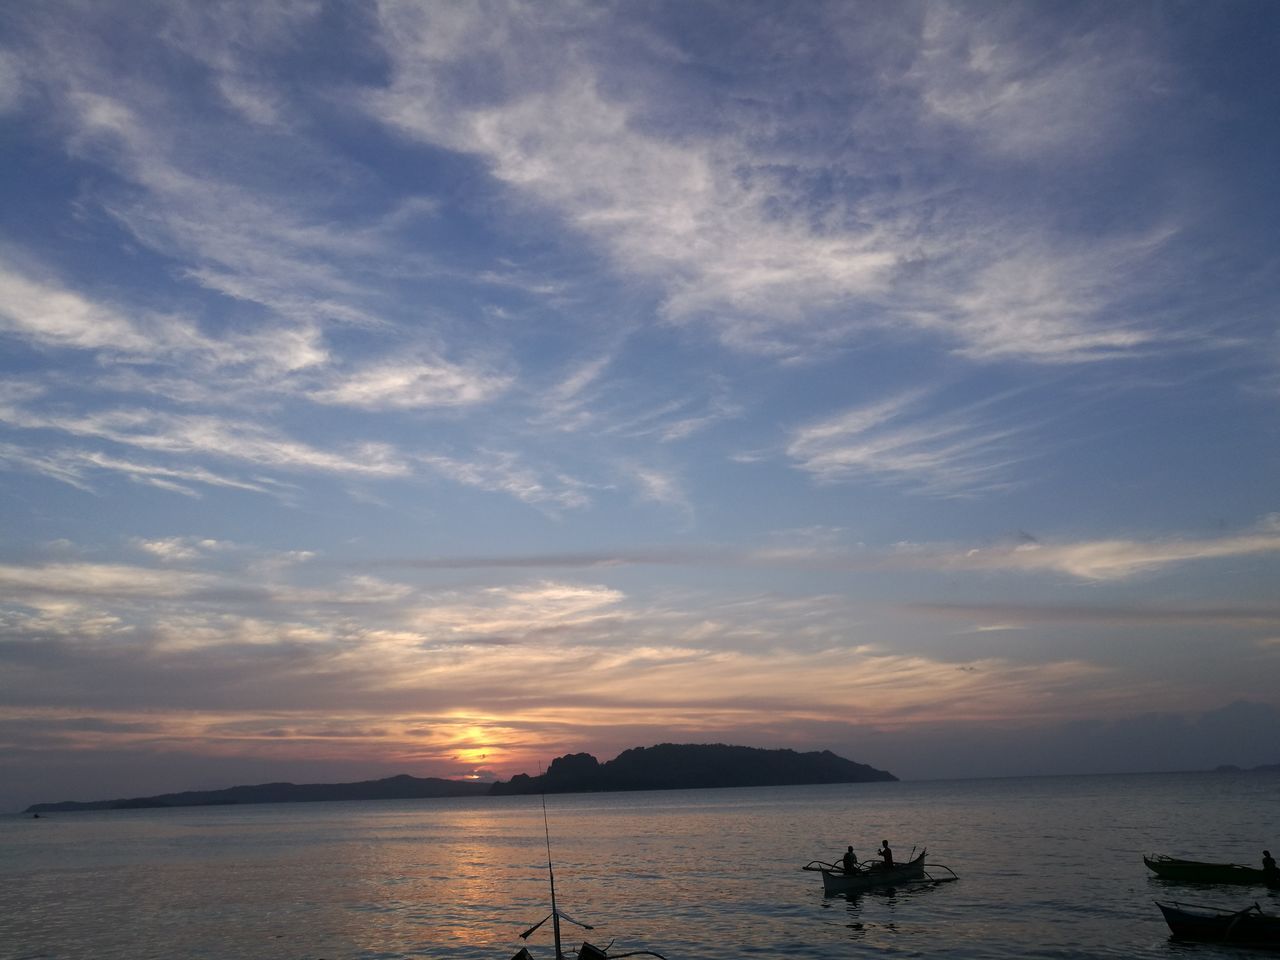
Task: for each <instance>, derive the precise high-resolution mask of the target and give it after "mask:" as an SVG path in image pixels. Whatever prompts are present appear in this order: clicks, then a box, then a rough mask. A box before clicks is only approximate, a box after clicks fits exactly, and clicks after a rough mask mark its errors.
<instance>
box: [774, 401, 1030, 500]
mask: <svg viewBox="0 0 1280 960" xmlns="http://www.w3.org/2000/svg"><path fill="white" fill-rule="evenodd" d="M929 399H931V398H930V397H928V395H927V394H926V393H924V392H921V391H916V392H911V393H904V394H899V395H898V396H896V397H891V398H889V399H887V400H881V401H877V402H874V403H870V404H867V405H864V406H861V407H855V408H853V409H851V410H848V411H845V412H844V413H841V414H837V415H836V416H833V417H828V418H826V419H823V420H820V421H817V422H815V423H811V424H809V425H807V426H804V427H799V428H797V429H795V430H794V431H793V432H792V435H791V438H790V440H789V441H788V443H787V448H786V452H787V455H788V456H789V457H790V458H791V460H792V461H793V462H794V463H795V465H796V467H797V468H798V469H800V470H803V471H805V472H806V473H808V474H810V475H811V476H813V478H814V479H815V480H817V481H818V482H820V483H842V482H849V481H853V480H861V479H870V480H876V481H880V482H894V483H900V484H903V485H905V486H907V487H908V488H909V489H914V490H917V491H919V492H922V493H930V494H934V495H940V496H946V495H956V494H965V493H972V492H976V491H980V490H992V489H999V488H1002V487H1006V486H1007V485H1008V482H1009V481H1008V479H1007V474H1008V471H1009V468H1010V466H1011V465H1012V464H1013V463H1014V462H1015V461H1016V460H1017V459H1019V458H1020V456H1021V455H1020V454H1018V453H1016V452H1015V446H1014V444H1013V442H1012V441H1013V440H1014V438H1015V437H1017V436H1018V434H1019V433H1021V432H1023V429H1025V428H1013V427H999V426H996V425H995V424H994V422H993V421H992V420H991V418H990V416H989V415H980V413H981V411H980V408H979V407H976V406H971V407H970V408H967V409H959V410H951V411H949V412H947V413H944V414H929V413H926V412H924V411H925V408H926V407H927V403H926V401H927V400H929Z"/></svg>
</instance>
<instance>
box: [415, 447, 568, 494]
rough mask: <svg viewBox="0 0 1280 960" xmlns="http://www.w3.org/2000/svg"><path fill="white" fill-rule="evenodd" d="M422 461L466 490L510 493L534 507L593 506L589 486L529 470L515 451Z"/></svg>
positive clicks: (429, 457)
mask: <svg viewBox="0 0 1280 960" xmlns="http://www.w3.org/2000/svg"><path fill="white" fill-rule="evenodd" d="M418 460H419V462H421V463H422V464H423V465H425V466H427V467H429V468H430V469H431V470H433V471H435V472H436V473H438V474H440V475H441V476H443V477H447V478H448V479H450V480H453V481H454V482H456V483H460V484H462V485H463V486H468V487H475V488H476V489H479V490H490V491H495V492H501V493H506V494H509V495H510V496H513V497H515V498H516V499H517V500H521V501H523V502H525V503H529V504H533V505H545V506H547V507H552V508H565V509H573V508H578V507H583V506H586V505H587V504H588V503H589V502H590V497H589V495H588V493H587V489H588V488H587V485H586V484H584V483H582V482H581V481H578V480H576V479H574V478H573V477H570V476H568V475H566V474H564V473H561V472H559V471H554V470H552V471H545V470H539V469H537V468H535V467H531V466H528V465H526V464H525V463H524V461H523V459H522V458H521V457H520V456H519V455H518V454H516V453H513V452H511V451H500V450H486V451H480V452H478V453H477V454H476V455H475V456H474V457H472V458H470V459H460V458H457V457H452V456H447V455H444V454H424V455H422V456H420V457H418Z"/></svg>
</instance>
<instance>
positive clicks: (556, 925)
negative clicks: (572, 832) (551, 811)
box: [542, 792, 564, 960]
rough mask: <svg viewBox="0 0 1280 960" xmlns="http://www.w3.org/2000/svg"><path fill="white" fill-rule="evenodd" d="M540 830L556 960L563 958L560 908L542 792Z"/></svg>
mask: <svg viewBox="0 0 1280 960" xmlns="http://www.w3.org/2000/svg"><path fill="white" fill-rule="evenodd" d="M542 830H543V833H545V834H546V838H547V876H549V877H550V878H551V930H552V932H553V933H554V934H555V939H556V960H564V951H563V950H562V949H561V946H560V910H559V909H558V908H557V907H556V872H555V870H553V869H552V867H551V826H550V824H548V823H547V795H546V793H545V792H544V793H543V794H542Z"/></svg>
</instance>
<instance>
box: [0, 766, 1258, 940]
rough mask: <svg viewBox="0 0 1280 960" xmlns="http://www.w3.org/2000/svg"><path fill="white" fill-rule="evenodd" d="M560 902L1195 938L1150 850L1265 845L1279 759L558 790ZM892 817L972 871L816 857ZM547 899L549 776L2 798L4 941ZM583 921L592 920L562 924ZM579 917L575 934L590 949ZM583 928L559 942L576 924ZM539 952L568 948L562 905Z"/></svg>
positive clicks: (120, 935)
mask: <svg viewBox="0 0 1280 960" xmlns="http://www.w3.org/2000/svg"><path fill="white" fill-rule="evenodd" d="M547 809H548V816H549V819H550V824H551V836H552V853H553V855H554V858H555V866H556V879H557V893H558V897H559V901H560V906H561V908H562V909H564V910H565V911H567V912H568V913H569V914H570V915H572V916H573V917H575V918H576V919H578V920H582V921H584V922H587V923H592V924H594V925H595V926H596V929H595V930H594V931H593V932H591V933H590V934H588V935H587V936H588V937H589V939H591V940H592V941H593V942H595V943H597V944H599V945H604V944H607V943H608V942H609V941H610V940H611V939H613V938H617V945H616V947H615V950H617V951H623V950H627V949H652V950H657V951H658V952H660V953H662V954H664V955H665V956H666V957H667V958H668V960H690V958H699V960H730V958H735V960H736V958H743V957H778V958H782V957H786V958H793V957H802V958H815V960H816V958H830V957H833V956H836V957H858V956H872V955H875V956H885V957H894V956H899V957H942V956H946V957H947V958H948V960H977V958H1002V960H1003V958H1014V957H1018V958H1023V957H1046V958H1083V957H1139V958H1143V957H1157V958H1167V960H1193V958H1205V960H1210V958H1217V957H1227V956H1235V955H1236V954H1235V953H1234V951H1232V950H1230V949H1227V948H1218V947H1211V946H1210V947H1206V946H1200V945H1184V944H1178V943H1173V942H1171V941H1170V940H1169V938H1168V935H1167V930H1166V928H1165V926H1164V923H1163V921H1162V920H1161V919H1160V917H1159V913H1158V911H1157V910H1156V909H1155V907H1154V905H1153V904H1152V902H1151V901H1152V900H1153V899H1156V898H1166V899H1181V900H1183V901H1189V902H1202V903H1213V904H1222V905H1231V906H1235V907H1237V908H1239V907H1242V906H1244V905H1246V904H1248V903H1252V902H1253V901H1254V900H1258V901H1259V902H1260V903H1261V904H1262V906H1263V909H1266V910H1270V911H1273V912H1280V898H1278V897H1277V895H1276V894H1275V893H1274V892H1268V891H1265V890H1262V889H1254V888H1228V887H1210V888H1204V889H1199V890H1197V889H1187V888H1174V887H1167V886H1164V885H1162V884H1161V883H1160V882H1159V881H1156V880H1153V879H1151V878H1149V876H1148V875H1147V871H1146V868H1145V867H1144V866H1143V864H1142V860H1141V854H1142V853H1143V852H1166V853H1170V854H1182V855H1188V856H1203V857H1205V858H1213V859H1220V860H1234V861H1237V862H1248V863H1253V862H1256V861H1257V860H1258V859H1259V857H1260V855H1261V854H1260V851H1261V848H1262V847H1264V846H1269V847H1270V848H1271V849H1272V850H1275V849H1276V848H1277V847H1280V776H1276V775H1271V774H1241V775H1232V774H1160V775H1140V776H1125V777H1101V776H1100V777H1051V778H1033V779H1016V780H985V781H983V780H979V781H953V782H929V783H889V784H861V785H848V786H843V785H842V786H815V787H780V788H766V789H740V790H708V791H670V792H666V791H664V792H657V793H630V794H603V795H601V794H594V795H576V796H553V797H549V798H547ZM885 838H888V839H889V840H890V842H891V844H892V845H893V846H894V849H895V852H896V853H897V855H898V858H899V859H905V858H906V856H907V855H908V854H909V853H910V851H911V848H912V846H913V845H917V846H926V845H927V846H928V849H929V855H930V859H931V860H932V861H934V862H940V863H945V864H948V865H949V866H951V867H952V868H953V869H954V870H955V872H956V873H958V874H959V875H960V877H961V879H960V881H959V882H957V883H950V884H946V885H943V886H938V887H932V888H925V889H920V890H904V889H899V890H898V891H897V892H893V893H889V892H880V893H872V894H864V895H862V896H860V897H856V898H846V897H824V896H823V894H822V884H821V881H820V878H819V877H818V876H817V875H816V874H810V873H804V872H802V871H801V870H800V869H799V867H800V866H801V865H802V864H804V863H805V862H807V861H809V860H811V859H815V858H816V859H824V860H834V859H836V858H837V857H838V856H839V854H840V852H841V851H843V849H844V847H845V845H846V844H847V843H852V844H854V849H855V850H856V851H857V852H858V853H859V854H860V855H861V856H862V857H864V858H870V856H871V854H872V852H873V849H874V847H876V846H877V845H878V844H879V841H880V840H882V839H885ZM546 913H547V883H546V847H545V841H544V837H543V829H542V807H541V805H540V801H539V798H537V797H504V798H496V799H484V800H478V799H468V800H440V801H422V802H415V803H405V802H367V803H334V804H287V805H265V806H250V807H209V808H197V809H190V810H177V811H175V810H146V811H121V812H113V813H81V814H55V815H48V816H46V817H43V818H41V819H39V820H32V819H30V818H18V817H11V818H5V819H3V820H0V958H4V960H18V958H22V960H34V958H41V960H46V958H57V960H81V958H83V960H89V958H93V960H115V958H120V960H124V958H128V960H147V958H164V960H175V958H209V960H257V958H264V960H267V958H269V960H316V958H325V960H355V958H360V960H382V958H386V960H393V958H405V957H439V958H460V960H461V958H468V960H470V958H474V960H491V958H503V960H505V958H508V957H510V956H511V955H512V954H513V953H514V952H515V950H516V949H517V948H518V947H519V945H520V941H518V940H517V935H518V934H519V932H520V931H521V930H523V929H525V927H527V926H529V925H530V924H532V923H533V922H535V921H537V920H539V919H541V918H542V917H543V916H545V915H546ZM569 930H574V928H569ZM581 935H582V934H581V931H576V930H574V932H573V933H569V934H568V937H569V938H572V943H573V944H574V946H575V947H576V944H577V942H578V939H579V938H580V936H581ZM566 945H567V944H566ZM530 946H531V950H532V951H533V952H534V954H535V956H538V957H550V956H552V953H553V951H552V948H551V931H550V925H549V924H548V925H547V926H545V927H543V928H542V929H541V930H539V931H538V932H537V933H535V934H534V936H533V938H532V941H531V944H530Z"/></svg>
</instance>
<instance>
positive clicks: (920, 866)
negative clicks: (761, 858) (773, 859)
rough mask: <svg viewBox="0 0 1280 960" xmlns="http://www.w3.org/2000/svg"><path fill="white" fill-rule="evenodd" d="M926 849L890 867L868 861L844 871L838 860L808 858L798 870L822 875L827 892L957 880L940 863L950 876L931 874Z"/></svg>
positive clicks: (862, 890)
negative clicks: (925, 859) (925, 865)
mask: <svg viewBox="0 0 1280 960" xmlns="http://www.w3.org/2000/svg"><path fill="white" fill-rule="evenodd" d="M926 853H928V851H927V850H921V851H920V855H919V856H917V857H915V858H914V859H912V860H908V861H906V862H905V863H895V864H894V865H893V866H892V867H886V866H885V865H884V864H882V863H876V862H874V861H867V862H866V863H864V864H862V865H861V866H860V867H859V868H858V869H857V870H856V871H853V872H852V873H850V872H847V871H846V870H845V869H844V867H842V866H841V865H840V864H838V863H826V862H825V861H822V860H810V861H809V862H808V863H807V864H805V865H804V866H803V867H801V868H800V869H801V870H809V871H813V872H817V873H821V874H822V892H823V893H826V894H832V893H864V892H865V891H867V890H877V889H879V888H881V887H896V886H900V885H904V884H931V885H936V884H939V883H947V882H949V881H951V880H959V879H960V878H959V877H957V876H956V874H955V871H954V870H952V869H951V868H950V867H948V866H945V865H943V864H940V863H938V864H934V868H935V869H937V870H945V871H947V873H948V874H949V876H937V877H935V876H933V875H932V874H930V873H929V872H928V871H926V870H925V868H924V858H925V854H926Z"/></svg>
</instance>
